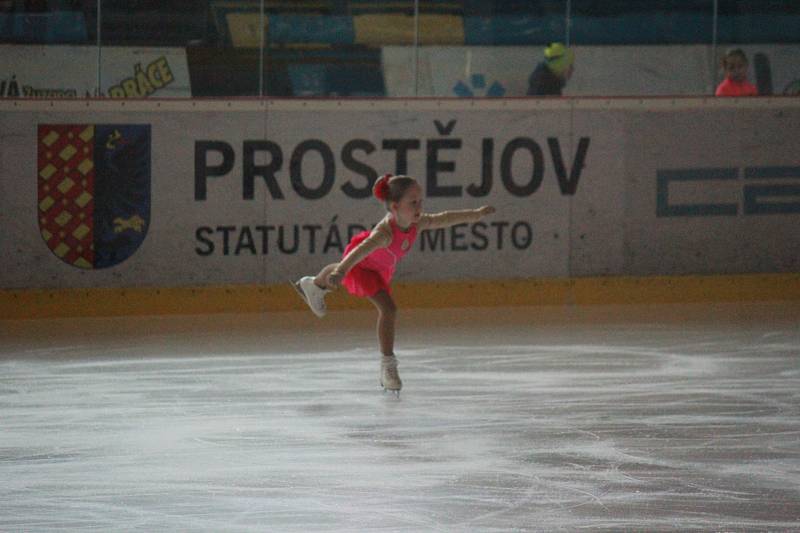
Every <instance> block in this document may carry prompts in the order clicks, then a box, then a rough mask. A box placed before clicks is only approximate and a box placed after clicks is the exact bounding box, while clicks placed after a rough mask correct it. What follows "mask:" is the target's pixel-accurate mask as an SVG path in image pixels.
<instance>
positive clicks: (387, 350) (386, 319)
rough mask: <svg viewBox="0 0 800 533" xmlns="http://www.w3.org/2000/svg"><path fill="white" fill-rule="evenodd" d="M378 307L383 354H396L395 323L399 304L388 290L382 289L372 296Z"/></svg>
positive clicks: (379, 336) (379, 334) (379, 335)
mask: <svg viewBox="0 0 800 533" xmlns="http://www.w3.org/2000/svg"><path fill="white" fill-rule="evenodd" d="M369 301H370V302H372V303H373V304H374V305H375V307H376V308H377V309H378V344H379V345H380V347H381V353H382V354H383V355H387V356H388V355H394V323H395V320H396V318H397V306H396V305H395V304H394V300H393V299H392V297H391V295H389V293H387V292H386V291H380V292H379V293H377V294H376V295H375V296H372V297H370V299H369Z"/></svg>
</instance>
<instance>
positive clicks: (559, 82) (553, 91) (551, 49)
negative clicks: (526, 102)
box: [528, 43, 575, 96]
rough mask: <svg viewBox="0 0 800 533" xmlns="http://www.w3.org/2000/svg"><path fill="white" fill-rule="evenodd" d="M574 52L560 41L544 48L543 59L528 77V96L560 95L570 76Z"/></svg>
mask: <svg viewBox="0 0 800 533" xmlns="http://www.w3.org/2000/svg"><path fill="white" fill-rule="evenodd" d="M574 62H575V52H573V51H572V49H570V48H567V47H566V46H564V45H563V44H561V43H551V44H550V45H548V46H547V48H545V49H544V61H542V62H541V63H539V64H538V65H536V69H535V70H534V71H533V73H532V74H531V75H530V77H529V78H528V96H547V95H556V96H560V95H561V91H562V90H563V89H564V87H565V86H566V84H567V81H568V80H569V79H570V77H571V76H572V71H573V63H574Z"/></svg>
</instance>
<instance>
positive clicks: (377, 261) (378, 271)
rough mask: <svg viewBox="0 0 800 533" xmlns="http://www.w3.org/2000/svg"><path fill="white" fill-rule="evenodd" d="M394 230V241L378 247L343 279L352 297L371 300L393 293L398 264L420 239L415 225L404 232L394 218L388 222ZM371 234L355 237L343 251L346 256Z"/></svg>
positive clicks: (367, 231) (362, 233)
mask: <svg viewBox="0 0 800 533" xmlns="http://www.w3.org/2000/svg"><path fill="white" fill-rule="evenodd" d="M389 224H390V225H391V228H392V242H391V244H390V245H389V246H388V247H386V248H379V249H377V250H375V251H374V252H372V253H370V254H369V255H368V256H367V257H365V258H364V259H362V260H361V261H360V262H359V263H357V264H356V265H355V266H353V268H351V269H350V271H349V272H348V273H347V274H346V275H345V276H344V278H342V285H343V286H344V288H345V289H347V292H349V293H350V294H352V295H353V296H360V297H362V298H368V297H370V296H375V295H376V294H377V293H378V292H380V291H382V290H383V291H386V292H387V293H388V294H391V293H392V288H391V283H392V276H393V275H394V271H395V268H396V267H397V262H398V261H400V259H401V258H402V257H403V256H404V255H406V253H408V251H409V250H410V249H411V246H412V245H413V244H414V241H415V240H416V238H417V226H416V224H414V225H412V226H411V227H410V228H409V229H408V231H407V232H404V231H402V230H401V229H400V228H399V227H398V226H397V223H396V222H395V221H394V219H391V220H390V221H389ZM370 233H371V232H370V231H369V230H366V231H362V232H361V233H359V234H357V235H355V236H354V237H353V238H352V239H351V240H350V242H349V243H348V245H347V247H346V248H345V249H344V256H343V257H347V254H348V253H350V250H352V249H353V248H355V247H356V246H358V245H359V244H361V243H362V242H363V241H364V240H365V239H366V238H367V237H369V236H370Z"/></svg>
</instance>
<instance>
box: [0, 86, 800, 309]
mask: <svg viewBox="0 0 800 533" xmlns="http://www.w3.org/2000/svg"><path fill="white" fill-rule="evenodd" d="M0 109H2V111H3V113H2V118H0V132H2V135H3V139H4V142H3V143H2V145H1V146H0V176H2V178H1V179H2V181H1V182H0V183H1V184H2V185H1V187H2V189H1V190H2V196H1V198H2V199H0V202H2V210H0V213H2V215H1V216H2V223H3V237H2V242H3V246H2V247H3V250H4V253H3V254H2V257H1V258H0V272H2V274H0V279H2V283H1V284H0V286H1V287H2V288H3V289H4V292H3V301H4V306H7V307H12V308H13V307H15V304H14V299H19V298H22V299H23V301H25V302H27V303H26V307H27V306H28V305H29V304H32V302H35V301H37V298H40V297H41V295H49V296H47V297H46V298H45V299H48V298H49V299H51V300H52V299H56V300H59V301H61V300H64V301H66V300H70V301H72V302H73V303H74V302H81V301H84V300H88V303H86V304H85V305H87V306H89V307H92V305H98V304H97V303H96V302H97V301H98V300H105V301H118V302H120V305H121V307H123V308H124V307H125V304H126V303H127V304H128V307H131V308H136V307H137V305H139V303H137V302H139V300H137V299H136V298H139V299H144V300H145V301H146V302H151V303H152V302H157V301H158V300H159V299H162V298H161V295H162V294H164V293H169V294H171V295H172V296H171V298H172V299H173V301H175V300H174V298H177V297H178V296H180V295H184V296H185V297H184V298H183V299H181V298H178V301H181V302H183V303H182V304H179V305H178V306H177V307H178V308H179V309H178V310H191V302H192V299H193V295H197V294H202V295H204V298H202V301H203V302H205V303H206V304H209V305H211V306H212V307H214V306H221V307H223V308H226V307H229V306H231V305H233V306H234V307H235V305H236V301H238V302H239V304H240V305H242V306H244V307H245V308H249V307H251V306H255V307H257V308H259V309H269V308H282V307H284V306H285V305H294V304H290V303H289V301H288V298H286V297H285V295H284V292H285V289H284V288H283V287H282V286H281V285H282V284H283V283H284V282H285V281H286V280H288V279H291V278H294V277H297V276H299V275H302V274H306V273H312V272H314V271H316V270H317V269H319V268H320V267H321V266H323V265H324V264H326V263H329V262H332V261H336V260H338V258H339V257H341V253H342V249H343V247H344V246H345V245H346V243H347V240H348V239H349V237H350V236H351V235H352V234H354V233H356V232H358V231H361V230H363V229H366V228H369V227H371V225H372V224H374V223H375V222H377V221H378V220H379V219H380V218H381V217H382V216H383V213H384V208H383V206H381V205H380V204H379V203H378V202H376V201H375V200H374V199H372V198H371V197H370V196H369V189H370V185H371V183H372V182H373V181H374V179H375V177H376V176H378V175H380V174H382V173H384V172H394V173H408V174H410V175H413V176H416V177H417V178H418V179H419V180H420V182H421V184H422V185H423V188H424V190H425V193H426V200H425V209H426V211H431V212H435V211H439V210H445V209H458V208H465V207H478V206H480V205H483V204H491V205H494V206H496V207H497V213H496V214H495V215H493V216H491V217H488V218H486V219H484V220H483V221H481V222H479V223H474V224H466V225H460V226H456V227H454V228H450V229H447V230H439V231H436V232H427V233H423V234H422V235H421V236H420V238H419V239H418V240H417V242H416V243H415V249H414V250H413V251H412V253H410V254H409V255H408V256H407V257H406V258H405V259H404V260H403V263H402V264H401V266H400V268H399V270H398V281H402V282H403V283H407V284H408V286H409V287H410V288H412V289H411V290H410V293H415V294H416V296H414V299H415V300H418V297H419V294H425V295H432V296H431V298H430V299H431V304H435V303H437V302H443V301H454V300H453V299H454V298H456V300H457V299H458V298H459V297H460V296H457V295H459V294H461V293H463V292H464V289H465V288H469V287H472V288H473V289H475V288H476V287H477V288H480V289H481V290H480V291H479V298H480V299H482V301H484V302H485V301H493V299H494V298H500V299H502V300H508V298H509V297H513V296H509V295H519V294H522V293H525V292H529V293H530V296H528V297H522V298H523V299H527V300H528V303H531V302H530V300H537V298H538V299H539V300H552V301H554V302H561V301H565V302H569V301H570V300H580V299H581V297H576V294H579V293H578V292H576V291H575V287H576V286H582V285H583V284H585V283H589V282H591V283H593V285H594V287H595V293H596V294H599V295H602V294H604V291H605V293H607V294H608V298H610V299H612V300H614V299H615V298H616V299H621V300H625V299H626V298H631V297H633V298H637V296H630V293H631V292H633V293H639V294H643V293H642V292H641V287H639V284H640V282H639V280H646V281H647V282H648V283H649V284H654V286H659V284H660V283H661V282H659V281H657V280H659V279H663V280H667V281H664V282H663V283H666V286H669V284H670V283H679V284H680V285H681V286H682V287H683V290H684V292H685V291H689V290H691V287H693V286H695V285H697V283H695V282H693V281H691V280H692V279H696V280H714V279H717V280H725V279H727V280H732V281H730V283H731V284H732V285H734V286H735V285H739V286H741V283H742V281H741V280H742V279H747V280H750V281H748V282H747V283H745V285H748V286H753V285H752V284H755V285H756V286H758V287H760V289H758V290H755V291H754V292H760V293H762V294H768V293H771V294H775V295H777V296H782V297H792V296H791V295H792V294H795V295H796V293H797V290H796V287H797V276H796V275H794V274H793V273H797V272H798V271H800V257H799V256H798V253H797V250H799V249H800V232H798V231H796V227H797V222H798V220H800V162H799V161H798V159H797V154H798V153H800V135H798V134H800V102H798V101H797V100H796V99H790V98H760V99H752V100H743V99H724V100H721V99H706V98H686V99H683V98H680V99H674V98H666V99H665V98H661V99H614V100H605V99H563V100H562V99H559V100H549V99H503V100H499V99H498V100H492V99H469V100H467V99H463V100H461V99H458V100H453V99H441V100H440V99H425V100H399V99H398V100H395V99H387V100H254V101H163V100H162V101H147V100H142V101H134V102H130V101H129V102H112V101H69V100H64V101H40V102H36V101H4V102H0ZM753 274H757V275H760V274H776V275H777V276H772V277H771V276H752V275H753ZM719 275H724V276H726V277H721V278H713V276H719ZM515 280H516V281H515ZM520 280H521V281H520ZM609 280H611V281H609ZM676 280H677V281H676ZM753 280H758V281H753ZM765 280H768V281H765ZM774 280H780V281H779V282H778V283H777V284H776V282H775V281H774ZM609 283H610V284H611V286H612V287H613V290H612V291H611V292H609V291H608V290H607V288H608V287H609ZM703 283H708V282H706V281H703V282H702V283H700V285H699V286H702V285H703ZM711 283H712V284H713V283H714V282H713V281H712V282H711ZM764 283H766V285H764ZM454 286H459V288H456V289H453V287H454ZM413 287H417V288H419V287H423V288H425V289H424V290H418V289H414V288H413ZM565 287H566V289H565ZM604 287H605V288H604ZM637 287H638V288H637ZM509 288H510V289H509ZM737 290H738V289H736V288H731V289H725V290H721V292H719V293H718V294H719V295H720V296H719V297H720V298H723V299H724V298H729V296H723V294H728V295H730V294H735V293H737ZM170 291H171V292H170ZM531 291H533V292H531ZM698 291H699V292H697V291H695V292H694V294H702V293H703V290H702V289H698ZM217 293H219V294H221V295H222V296H221V297H220V298H218V300H219V303H217V304H214V303H213V302H215V301H217V300H215V298H213V297H212V296H213V294H217ZM399 293H402V289H399ZM453 293H454V294H455V296H454V294H453ZM645 293H646V291H645ZM655 293H656V295H654V298H656V300H657V301H663V298H667V297H668V293H669V291H666V293H665V294H659V291H655ZM109 294H111V295H113V296H112V297H109V296H108V295H109ZM613 294H619V296H613ZM625 294H628V295H629V296H625ZM81 295H86V296H85V297H84V296H81ZM132 295H136V298H133V296H132ZM548 295H550V296H548ZM520 297H521V296H520ZM688 297H689V298H692V297H691V296H688ZM109 298H110V300H109ZM132 298H133V299H132ZM209 298H210V299H209ZM425 298H426V296H423V297H422V300H419V301H424V300H425ZM587 298H588V299H590V300H591V299H592V298H594V297H587ZM284 300H286V303H285V304H284V303H281V302H283V301H284ZM92 301H94V302H95V303H94V304H92V303H91V302H92ZM226 302H227V303H226ZM140 303H141V302H140ZM475 303H476V304H477V302H475ZM534 303H535V302H534ZM543 303H546V302H543ZM75 305H76V306H77V308H76V311H77V312H78V314H85V313H86V311H84V313H80V312H79V309H82V308H83V307H85V306H83V305H79V304H75ZM100 305H102V304H100ZM141 305H145V307H147V305H146V304H144V303H143V304H141ZM153 305H155V308H156V310H157V311H168V308H169V307H170V306H171V305H172V304H166V305H165V306H161V305H159V304H153ZM198 305H200V304H198ZM342 305H350V304H345V303H343V304H342ZM62 307H63V306H62ZM112 307H114V308H117V307H118V306H117V304H114V305H113V306H112ZM197 312H200V310H198V311H197ZM4 314H5V313H4ZM112 314H125V312H124V311H123V310H122V309H117V312H115V313H112Z"/></svg>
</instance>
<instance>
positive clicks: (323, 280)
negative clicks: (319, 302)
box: [314, 263, 339, 289]
mask: <svg viewBox="0 0 800 533" xmlns="http://www.w3.org/2000/svg"><path fill="white" fill-rule="evenodd" d="M337 266H339V263H331V264H330V265H328V266H326V267H324V268H323V269H322V270H320V271H319V274H317V275H316V277H315V278H314V284H315V285H316V286H317V287H319V288H321V289H332V288H333V287H328V274H330V273H331V272H333V269H334V268H336V267H337Z"/></svg>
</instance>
